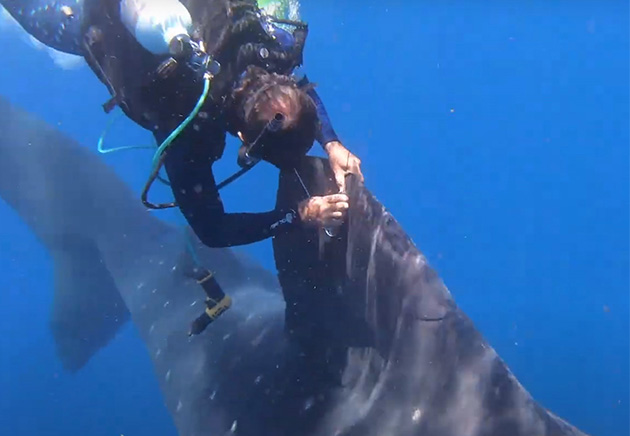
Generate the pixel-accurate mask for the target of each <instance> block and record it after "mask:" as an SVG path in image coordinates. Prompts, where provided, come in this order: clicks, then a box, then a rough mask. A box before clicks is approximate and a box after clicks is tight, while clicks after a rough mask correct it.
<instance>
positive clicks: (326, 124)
mask: <svg viewBox="0 0 630 436" xmlns="http://www.w3.org/2000/svg"><path fill="white" fill-rule="evenodd" d="M308 83H309V81H308V79H307V77H306V76H304V78H303V79H302V80H300V82H299V85H300V86H304V85H307V84H308ZM308 95H309V97H311V98H312V99H313V101H314V102H315V106H317V116H318V117H319V121H320V125H321V128H320V130H319V132H318V133H317V137H316V138H315V139H316V140H317V142H319V143H320V144H321V145H322V147H323V146H324V145H326V144H328V143H329V142H331V141H339V137H338V136H337V133H336V132H335V129H334V128H333V126H332V122H331V121H330V118H329V117H328V112H326V108H325V107H324V103H323V102H322V99H321V98H320V97H319V95H318V94H317V92H315V90H314V89H310V90H309V91H308Z"/></svg>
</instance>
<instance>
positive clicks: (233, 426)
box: [230, 420, 238, 433]
mask: <svg viewBox="0 0 630 436" xmlns="http://www.w3.org/2000/svg"><path fill="white" fill-rule="evenodd" d="M237 423H238V422H237V421H236V420H235V421H234V422H233V423H232V428H230V431H231V432H232V433H236V424H237Z"/></svg>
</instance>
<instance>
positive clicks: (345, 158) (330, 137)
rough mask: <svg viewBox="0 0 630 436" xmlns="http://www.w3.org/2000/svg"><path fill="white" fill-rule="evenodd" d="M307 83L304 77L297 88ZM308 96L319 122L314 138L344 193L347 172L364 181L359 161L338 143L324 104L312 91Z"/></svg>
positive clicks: (311, 90)
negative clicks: (323, 152) (325, 155)
mask: <svg viewBox="0 0 630 436" xmlns="http://www.w3.org/2000/svg"><path fill="white" fill-rule="evenodd" d="M308 83H309V81H308V79H307V78H306V76H304V78H303V79H302V80H300V81H299V83H298V84H299V86H304V85H306V84H308ZM308 95H309V96H310V97H311V98H312V99H313V101H314V102H315V105H316V106H317V116H318V117H319V121H320V130H319V132H318V135H317V137H316V138H315V139H316V140H317V142H319V143H320V144H321V146H322V148H323V149H324V151H326V154H327V155H328V160H329V162H330V166H331V168H332V170H333V172H334V174H335V179H336V181H337V186H339V190H340V191H341V192H345V175H346V174H347V173H349V172H351V173H355V174H357V175H358V176H359V179H360V180H361V182H363V181H364V178H363V173H362V172H361V159H359V158H358V157H356V156H355V155H354V154H352V153H351V152H350V150H348V149H347V148H346V147H345V146H344V145H343V144H342V143H341V141H339V137H338V136H337V133H336V132H335V129H334V128H333V126H332V123H331V121H330V118H329V117H328V113H327V112H326V108H325V107H324V103H323V102H322V100H321V98H319V95H317V93H316V92H315V90H314V89H312V88H311V89H310V90H309V91H308Z"/></svg>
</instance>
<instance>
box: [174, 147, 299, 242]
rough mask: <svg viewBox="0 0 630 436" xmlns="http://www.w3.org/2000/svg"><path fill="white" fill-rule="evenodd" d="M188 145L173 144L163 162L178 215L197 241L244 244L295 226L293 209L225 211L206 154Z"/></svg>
mask: <svg viewBox="0 0 630 436" xmlns="http://www.w3.org/2000/svg"><path fill="white" fill-rule="evenodd" d="M194 148H195V147H194V146H192V145H190V144H181V143H180V144H176V145H173V146H172V147H171V148H170V149H169V150H168V154H167V156H166V159H165V162H164V165H165V169H166V172H167V174H168V177H169V179H170V183H171V189H172V190H173V194H174V196H175V200H176V202H177V204H178V206H179V209H180V210H181V212H182V214H183V215H184V217H185V218H186V220H187V221H188V224H190V226H191V227H192V229H193V231H194V232H195V234H196V235H197V236H198V237H199V239H200V240H201V242H203V243H204V244H205V245H207V246H209V247H231V246H236V245H246V244H251V243H254V242H258V241H261V240H263V239H266V238H269V237H272V236H275V235H277V234H279V233H281V232H285V231H288V230H290V229H291V228H292V227H295V226H297V225H299V222H300V220H299V216H298V214H297V213H296V212H295V211H294V210H279V209H278V210H273V211H270V212H264V213H226V212H225V210H224V208H223V203H222V201H221V197H220V196H219V191H218V189H217V185H216V182H215V179H214V175H213V174H212V162H211V160H210V158H209V157H208V156H205V157H204V156H199V155H198V154H199V153H194Z"/></svg>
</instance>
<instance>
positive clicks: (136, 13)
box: [120, 0, 192, 55]
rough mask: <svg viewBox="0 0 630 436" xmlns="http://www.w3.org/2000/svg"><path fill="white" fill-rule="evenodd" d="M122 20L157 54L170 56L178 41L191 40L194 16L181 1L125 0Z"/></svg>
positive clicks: (121, 4) (121, 9)
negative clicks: (182, 39) (175, 41)
mask: <svg viewBox="0 0 630 436" xmlns="http://www.w3.org/2000/svg"><path fill="white" fill-rule="evenodd" d="M120 18H121V21H122V22H123V24H124V25H125V27H126V28H127V30H129V32H131V34H132V35H133V36H134V37H135V38H136V40H137V41H138V42H139V43H140V45H142V46H143V47H144V48H145V49H147V50H148V51H150V52H151V53H153V54H155V55H164V54H169V53H170V47H171V43H172V42H173V41H174V40H175V39H176V38H177V37H179V38H186V39H190V33H191V31H192V17H191V16H190V13H189V12H188V9H186V6H184V5H183V4H182V3H180V2H179V0H122V1H121V2H120Z"/></svg>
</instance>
